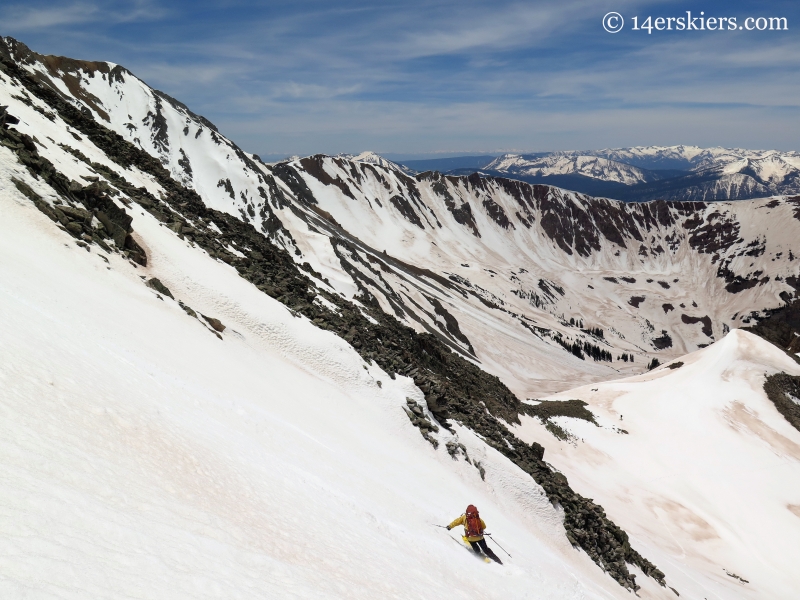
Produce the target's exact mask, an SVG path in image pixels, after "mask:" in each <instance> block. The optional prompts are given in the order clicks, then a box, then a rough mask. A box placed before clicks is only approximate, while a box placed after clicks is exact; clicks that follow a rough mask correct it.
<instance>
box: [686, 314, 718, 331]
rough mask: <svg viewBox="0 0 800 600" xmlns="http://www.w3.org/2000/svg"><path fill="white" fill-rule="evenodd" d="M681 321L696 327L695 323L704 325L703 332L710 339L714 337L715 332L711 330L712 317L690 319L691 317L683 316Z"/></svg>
mask: <svg viewBox="0 0 800 600" xmlns="http://www.w3.org/2000/svg"><path fill="white" fill-rule="evenodd" d="M681 321H683V322H684V323H686V324H687V325H694V324H695V323H702V324H703V328H702V329H701V331H702V332H703V333H704V334H706V335H707V336H708V337H713V336H714V332H713V330H712V329H711V317H709V316H708V315H706V316H705V317H690V316H689V315H686V314H682V315H681Z"/></svg>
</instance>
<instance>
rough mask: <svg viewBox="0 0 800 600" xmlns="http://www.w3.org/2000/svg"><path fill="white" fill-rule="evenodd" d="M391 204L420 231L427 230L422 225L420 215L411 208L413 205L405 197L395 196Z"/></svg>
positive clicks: (390, 200) (391, 199) (390, 199)
mask: <svg viewBox="0 0 800 600" xmlns="http://www.w3.org/2000/svg"><path fill="white" fill-rule="evenodd" d="M389 202H391V203H392V206H394V207H395V208H396V209H397V211H398V212H399V213H400V214H401V215H403V216H404V217H405V218H406V219H408V220H409V221H410V222H412V223H413V224H414V225H416V226H417V227H419V228H420V229H425V226H424V225H423V224H422V221H421V220H420V218H419V215H418V214H417V213H416V211H415V210H414V208H413V207H412V206H411V203H410V202H409V201H408V200H406V199H405V198H404V197H403V196H400V195H399V194H395V195H394V196H392V197H391V198H389Z"/></svg>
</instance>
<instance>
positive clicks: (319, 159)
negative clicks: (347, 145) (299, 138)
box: [300, 154, 356, 200]
mask: <svg viewBox="0 0 800 600" xmlns="http://www.w3.org/2000/svg"><path fill="white" fill-rule="evenodd" d="M324 160H325V157H324V156H323V155H322V154H316V155H314V156H309V157H307V158H304V159H302V160H301V161H300V164H301V165H302V166H303V169H305V171H306V172H307V173H308V174H309V175H313V176H314V177H316V178H317V179H319V181H320V182H322V183H324V184H325V185H335V186H336V187H338V188H339V189H340V190H342V193H343V194H344V195H345V196H347V197H348V198H352V199H353V200H355V199H356V197H355V196H354V195H353V192H352V191H351V190H350V186H348V185H347V183H345V182H344V181H343V180H342V178H341V177H339V176H338V175H337V176H336V179H334V178H333V177H331V176H330V175H328V172H327V171H325V168H324V167H323V161H324ZM334 160H335V159H334Z"/></svg>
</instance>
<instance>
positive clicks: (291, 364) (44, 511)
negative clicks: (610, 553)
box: [0, 149, 671, 599]
mask: <svg viewBox="0 0 800 600" xmlns="http://www.w3.org/2000/svg"><path fill="white" fill-rule="evenodd" d="M0 158H2V159H3V161H2V163H1V165H2V168H3V173H2V175H3V177H2V178H0V182H1V185H2V188H1V189H0V213H1V214H2V215H3V218H2V219H0V330H1V331H2V332H3V334H2V337H0V390H2V394H1V395H0V396H1V398H2V399H1V400H0V597H2V598H27V599H38V598H65V599H66V598H92V599H100V598H109V599H110V598H114V599H119V598H169V599H173V598H175V599H177V598H187V599H189V598H191V599H198V598H378V597H381V598H384V597H385V598H443V597H446V598H476V597H480V598H498V599H500V598H565V599H589V598H627V597H628V596H629V594H628V593H627V592H626V591H625V590H623V588H621V587H619V586H618V585H617V583H616V582H614V581H613V580H612V579H611V578H610V577H608V576H607V575H605V574H604V573H602V571H601V570H600V569H598V568H597V566H596V565H595V564H594V563H592V562H591V560H590V559H589V558H588V557H587V556H586V555H585V554H584V553H583V552H581V551H578V550H574V549H573V548H572V547H571V546H570V545H569V544H568V542H567V541H566V538H565V537H564V532H563V527H562V526H561V523H560V514H559V513H558V512H557V511H556V510H555V509H554V508H553V507H552V506H551V505H550V504H549V502H548V501H547V500H546V499H545V497H544V496H543V493H542V490H541V489H540V488H539V487H538V486H537V485H536V484H535V483H534V482H533V480H532V479H531V478H530V477H528V476H527V475H524V474H523V473H522V472H521V471H520V470H519V469H517V468H516V467H514V466H513V465H511V463H510V462H509V461H507V460H506V459H505V458H503V457H502V456H500V455H498V454H497V453H496V452H495V451H493V450H491V449H488V448H487V446H485V445H484V444H483V443H482V442H481V441H480V440H478V439H477V438H475V436H474V435H472V434H470V433H469V432H468V431H464V430H462V431H461V436H460V439H461V442H462V443H464V444H465V445H466V446H467V447H468V449H469V452H470V453H471V455H472V456H473V458H479V459H480V460H481V461H482V464H483V465H484V467H485V468H486V482H483V481H481V479H480V476H479V474H478V471H477V469H475V468H474V467H473V466H471V465H469V464H467V463H465V462H464V461H463V460H459V461H453V460H452V459H451V458H450V457H449V455H448V454H447V451H446V450H445V449H444V446H443V444H442V445H440V447H439V449H438V450H434V449H433V448H432V446H431V445H430V444H428V442H426V441H425V440H424V439H423V438H422V437H421V436H420V435H419V432H418V430H416V429H415V428H414V427H413V426H412V425H411V424H410V422H409V420H408V418H407V417H406V415H405V414H404V412H403V410H402V405H403V404H404V403H405V398H406V397H411V398H415V399H417V400H420V401H421V400H422V395H421V392H420V391H419V390H418V389H417V388H415V387H414V384H413V382H412V381H411V380H410V379H407V378H403V377H398V378H397V379H396V380H392V379H390V378H389V377H388V376H387V375H386V374H385V373H383V372H382V371H380V369H378V368H376V367H374V366H372V367H370V368H368V369H365V366H366V365H365V364H364V363H363V361H362V359H361V358H360V357H359V356H358V355H357V354H356V352H355V351H354V350H353V349H352V348H350V347H349V346H348V345H347V344H346V343H345V342H344V341H343V340H342V339H340V338H338V337H336V336H334V335H333V334H331V333H328V332H324V331H321V330H319V329H317V328H316V327H314V326H313V325H312V324H311V323H310V322H308V321H307V320H306V319H305V318H298V317H294V316H292V314H291V313H290V312H289V311H288V310H287V309H286V308H285V307H284V306H283V305H281V304H280V303H278V302H277V301H275V300H273V299H271V298H269V297H268V296H266V295H265V294H263V293H261V292H259V291H258V290H257V289H256V288H255V287H253V286H252V285H250V284H249V283H247V282H246V281H244V280H243V279H241V278H240V277H239V276H238V274H237V273H236V272H235V270H234V269H232V268H231V267H229V266H227V265H225V264H224V263H221V262H218V261H215V260H213V259H211V258H210V257H208V256H207V255H206V254H205V253H203V252H201V251H200V250H199V249H197V248H191V247H190V246H189V245H188V244H187V243H186V242H185V241H182V240H180V239H179V238H178V237H177V236H176V235H175V234H174V233H172V232H171V231H170V230H168V229H167V228H165V227H161V226H160V225H159V223H158V222H157V221H156V220H155V219H154V218H153V217H151V216H150V215H149V214H147V213H143V211H141V210H136V211H134V216H135V219H134V229H135V231H136V232H137V239H139V240H140V242H141V243H142V245H143V246H144V247H146V249H147V252H148V256H149V258H150V263H149V267H148V268H147V269H144V268H141V267H139V268H134V267H133V266H132V265H131V264H129V263H128V262H125V261H124V260H123V259H122V258H121V257H119V256H118V255H109V256H108V257H107V258H108V260H109V262H108V263H107V262H106V261H105V260H103V259H102V258H101V256H100V255H98V254H97V249H96V248H94V249H93V250H92V251H90V252H87V251H86V250H85V249H82V248H79V247H78V246H76V245H75V243H74V240H73V239H72V238H71V237H69V236H68V235H67V234H66V233H64V232H62V231H60V230H58V229H57V228H56V227H55V226H54V225H53V224H52V223H51V222H50V221H49V220H48V219H47V218H46V217H45V216H44V215H43V214H41V213H40V212H39V211H37V210H36V209H35V208H34V207H33V206H32V204H31V203H30V202H29V201H28V200H27V199H26V198H24V197H23V196H22V195H21V194H19V193H18V192H17V191H16V189H15V188H14V187H13V186H12V185H11V184H10V183H9V178H10V175H11V174H12V173H11V172H10V171H11V170H12V169H14V168H15V167H14V165H13V158H12V156H11V154H10V152H8V151H7V150H5V149H0ZM13 174H14V175H15V176H18V177H22V178H25V177H26V175H25V173H23V172H14V173H13ZM30 182H31V183H32V184H33V183H34V182H33V181H32V180H30ZM143 276H147V277H152V276H157V277H159V278H160V279H161V281H163V282H164V283H165V284H166V285H167V286H168V287H169V288H170V289H171V291H172V293H173V294H174V295H175V297H176V298H177V299H181V300H183V301H185V302H186V303H187V304H189V305H190V306H191V307H192V308H194V309H195V310H197V311H199V312H202V313H203V314H206V315H209V316H213V317H216V318H219V319H220V320H221V321H222V322H223V323H224V324H225V325H226V326H227V329H226V330H225V332H224V333H223V335H222V337H223V339H222V340H219V339H217V337H215V336H214V335H213V334H212V333H211V332H210V331H209V329H208V328H207V327H205V326H204V325H202V324H201V322H200V321H199V320H197V319H194V318H192V317H189V316H188V315H187V314H186V313H184V312H183V310H181V308H180V307H179V306H178V304H177V303H176V302H175V301H173V300H171V299H170V298H159V297H158V296H157V294H156V292H155V291H154V290H152V289H150V288H148V287H146V286H145V285H144V283H143V281H142V279H141V277H143ZM379 381H380V382H381V383H382V386H379V385H378V383H377V382H379ZM442 439H443V441H444V438H442ZM468 503H474V504H476V505H477V506H478V507H479V508H480V510H481V514H482V516H483V517H484V519H485V520H486V521H487V522H488V524H489V526H490V530H491V532H492V533H494V534H495V535H496V536H497V539H498V540H499V541H500V542H501V544H502V545H503V547H504V548H505V549H506V550H507V551H508V552H510V553H511V554H512V555H513V559H508V558H507V557H506V556H505V555H503V554H502V552H501V551H500V550H499V549H498V548H497V547H496V546H495V549H496V550H497V551H498V553H499V554H501V555H502V556H503V557H504V558H506V559H507V560H506V564H505V565H504V566H502V567H501V566H498V565H494V564H490V565H487V564H484V563H483V562H480V561H478V560H476V559H475V558H474V557H473V556H472V555H471V554H470V553H469V552H468V551H466V550H465V549H464V548H463V547H460V545H459V544H461V542H460V541H457V536H456V535H455V532H453V533H450V534H448V533H447V532H446V531H444V530H442V529H439V528H436V527H433V524H446V523H448V522H449V521H450V520H451V519H453V518H455V517H456V516H458V515H459V514H460V513H461V512H462V511H463V510H464V507H465V506H466V505H467V504H468ZM490 543H491V542H490ZM639 582H640V584H641V585H642V586H643V588H642V590H641V591H640V595H641V596H642V597H645V598H669V597H671V592H668V591H666V592H665V590H664V589H663V588H660V587H658V586H657V585H656V584H655V583H654V582H653V581H652V580H650V579H649V578H647V577H645V576H644V575H642V574H639Z"/></svg>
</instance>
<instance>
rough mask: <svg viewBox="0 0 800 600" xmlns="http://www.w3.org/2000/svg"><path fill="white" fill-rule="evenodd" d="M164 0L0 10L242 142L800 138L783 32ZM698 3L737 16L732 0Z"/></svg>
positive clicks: (795, 65) (509, 14) (491, 143)
mask: <svg viewBox="0 0 800 600" xmlns="http://www.w3.org/2000/svg"><path fill="white" fill-rule="evenodd" d="M167 6H168V7H169V8H168V10H166V11H165V10H164V9H162V8H160V6H159V5H155V4H151V3H149V2H148V0H137V1H128V0H95V2H94V3H92V2H83V3H81V2H78V3H60V2H59V0H50V1H49V2H45V0H29V2H28V3H27V4H25V5H22V4H18V5H14V6H10V7H5V8H2V9H0V17H2V19H3V23H4V27H6V28H7V29H6V30H5V31H4V33H11V34H12V35H19V36H20V37H21V38H22V39H23V41H26V42H27V43H28V44H29V45H31V46H32V47H33V48H34V49H37V50H39V51H44V52H50V53H60V54H66V55H70V56H76V57H79V58H88V59H107V60H112V61H113V62H117V63H120V64H123V65H125V66H127V67H128V68H130V69H131V70H133V71H134V72H135V73H136V74H137V75H139V76H140V77H142V78H143V79H145V80H146V81H147V82H148V83H150V84H151V85H153V86H155V87H158V88H160V89H163V90H164V91H166V92H167V93H169V94H171V95H173V96H175V97H177V98H179V99H181V100H182V101H184V102H186V103H187V104H188V105H190V106H191V107H192V109H193V110H195V111H196V112H200V113H201V114H205V115H206V116H207V117H209V118H210V119H211V120H212V121H214V122H215V123H217V124H218V125H219V126H220V127H221V128H222V129H223V131H225V132H226V133H229V134H230V135H231V136H232V137H234V139H236V140H237V141H239V142H241V143H242V144H243V145H245V147H247V148H248V149H251V150H253V151H256V152H258V151H261V152H265V151H267V150H274V151H275V152H284V151H286V152H292V153H301V154H303V153H312V152H316V151H330V152H335V151H336V152H338V151H356V150H363V149H366V148H372V149H375V150H380V151H390V152H414V151H418V152H428V151H435V150H442V149H447V148H449V149H451V150H452V151H456V150H471V149H475V150H477V149H484V150H485V149H488V148H495V149H497V148H516V149H520V150H524V149H529V150H543V149H548V148H560V149H564V148H588V147H592V146H611V145H615V144H624V145H628V144H634V143H642V144H648V143H673V142H685V143H697V144H700V145H717V144H725V145H738V146H759V147H772V146H774V147H786V146H788V145H792V144H795V142H794V141H793V140H796V139H798V134H800V123H797V124H795V123H796V119H793V118H791V119H790V118H787V115H789V114H792V112H793V111H796V110H797V105H798V101H797V98H800V77H797V74H798V71H800V42H797V40H796V39H795V38H794V37H792V36H791V35H784V34H783V33H781V34H779V35H775V34H770V35H766V34H763V35H762V34H749V35H739V34H737V33H731V34H728V33H719V32H715V33H714V34H713V35H708V34H707V33H708V32H705V33H701V34H695V33H692V34H682V35H648V34H646V33H642V32H639V33H635V32H631V31H624V32H622V33H620V34H618V35H610V34H607V33H605V32H604V31H603V30H602V27H601V23H600V20H601V18H602V15H603V14H604V13H605V12H606V10H608V8H607V7H605V6H600V5H598V4H597V3H596V2H594V1H591V0H562V1H561V2H558V3H554V2H544V1H535V0H531V1H527V2H519V1H517V0H511V1H503V0H499V1H497V2H494V3H492V4H487V3H485V2H483V1H479V0H461V1H460V2H454V1H448V0H433V1H428V2H422V1H420V0H406V1H403V2H401V1H400V0H383V1H382V2H380V3H371V4H364V3H360V2H354V1H350V0H343V1H342V2H337V3H331V2H323V1H321V0H309V1H307V2H302V3H298V2H293V3H292V2H279V1H276V2H271V3H266V4H264V3H248V2H246V1H244V0H225V2H222V3H219V2H213V1H211V0H208V1H206V0H195V2H191V3H190V2H188V0H175V2H172V3H170V4H169V5H167ZM760 6H761V7H760V8H759V10H761V11H762V12H763V10H766V9H763V10H762V8H763V6H764V5H760ZM775 6H776V7H777V8H775V11H778V12H780V15H778V16H783V15H785V16H787V17H789V21H790V26H791V24H792V23H795V22H796V20H797V18H800V6H796V5H795V4H788V3H775ZM612 8H613V9H614V10H619V11H620V12H623V14H625V15H626V16H628V17H630V16H631V15H634V14H635V15H640V16H644V15H647V14H653V15H657V14H661V13H665V11H666V12H668V13H670V14H672V13H675V14H677V13H678V12H682V11H683V10H685V8H684V7H680V10H679V11H676V10H673V9H672V5H669V4H665V3H663V2H647V1H646V0H645V1H644V2H642V1H641V0H617V1H615V3H614V6H613V7H612ZM704 8H705V10H706V11H716V12H717V13H719V14H730V15H734V14H735V15H739V16H746V15H749V14H750V13H751V12H752V7H751V6H750V4H749V3H745V2H743V1H734V2H727V3H723V2H721V1H720V0H708V2H707V4H706V5H704ZM659 11H660V12H659ZM665 14H666V13H665ZM776 14H777V13H776ZM789 33H791V32H789ZM39 44H41V45H39Z"/></svg>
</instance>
